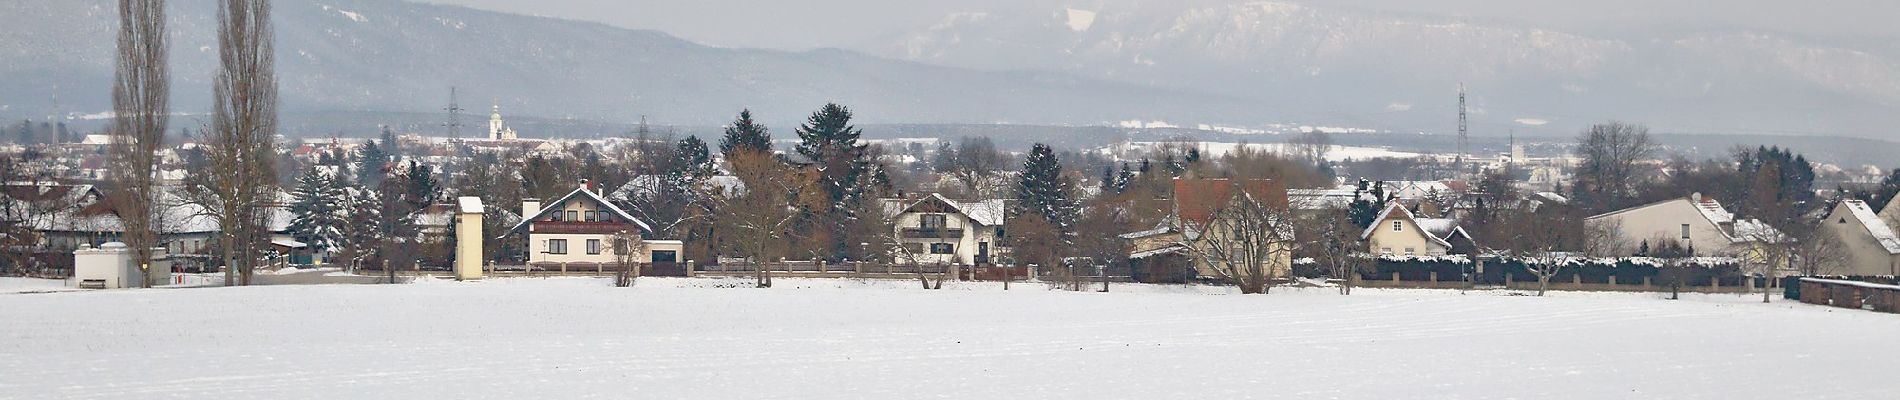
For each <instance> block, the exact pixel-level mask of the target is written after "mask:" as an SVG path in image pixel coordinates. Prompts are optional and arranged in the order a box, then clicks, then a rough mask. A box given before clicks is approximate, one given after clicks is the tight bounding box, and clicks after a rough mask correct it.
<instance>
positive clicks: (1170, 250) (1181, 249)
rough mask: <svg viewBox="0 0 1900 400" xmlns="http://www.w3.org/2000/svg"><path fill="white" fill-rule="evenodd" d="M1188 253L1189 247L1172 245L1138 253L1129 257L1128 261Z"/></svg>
mask: <svg viewBox="0 0 1900 400" xmlns="http://www.w3.org/2000/svg"><path fill="white" fill-rule="evenodd" d="M1187 251H1188V249H1187V246H1182V245H1180V244H1172V245H1167V246H1162V247H1161V248H1158V249H1154V250H1148V251H1138V252H1134V253H1131V254H1129V255H1128V259H1131V260H1140V259H1143V258H1148V257H1154V256H1158V255H1163V254H1184V253H1187Z"/></svg>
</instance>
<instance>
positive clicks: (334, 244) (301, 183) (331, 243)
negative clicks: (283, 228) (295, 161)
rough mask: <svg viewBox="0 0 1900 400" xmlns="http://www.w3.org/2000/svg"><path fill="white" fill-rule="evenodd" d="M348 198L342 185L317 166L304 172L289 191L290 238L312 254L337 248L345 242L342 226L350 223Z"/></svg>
mask: <svg viewBox="0 0 1900 400" xmlns="http://www.w3.org/2000/svg"><path fill="white" fill-rule="evenodd" d="M347 197H348V193H346V192H345V191H344V189H343V186H341V185H339V184H338V183H337V182H336V179H335V178H334V177H332V176H330V174H329V173H327V172H324V171H322V170H318V169H317V168H316V167H311V168H310V169H308V170H306V171H304V173H303V175H302V176H299V177H297V187H296V188H295V189H294V190H293V191H292V192H291V198H292V201H291V203H290V213H291V216H292V217H291V220H290V234H291V237H293V238H295V239H296V240H297V241H299V242H304V244H307V245H309V246H310V250H311V251H316V252H328V251H333V250H336V249H337V248H339V247H340V246H341V244H342V243H343V241H344V240H347V238H346V237H345V235H344V233H343V230H344V225H345V224H348V223H349V221H347V220H346V219H345V218H346V215H347V214H346V212H347V210H346V209H345V201H347V200H348V199H347Z"/></svg>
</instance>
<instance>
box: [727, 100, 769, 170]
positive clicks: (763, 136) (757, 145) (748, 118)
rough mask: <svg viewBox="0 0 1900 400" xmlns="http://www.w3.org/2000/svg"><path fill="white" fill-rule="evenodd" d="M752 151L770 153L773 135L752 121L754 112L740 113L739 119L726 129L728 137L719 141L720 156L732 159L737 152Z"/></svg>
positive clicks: (745, 111) (742, 111) (763, 126)
mask: <svg viewBox="0 0 1900 400" xmlns="http://www.w3.org/2000/svg"><path fill="white" fill-rule="evenodd" d="M740 151H750V152H762V153H769V152H771V151H772V133H771V131H769V130H767V129H766V128H765V125H761V124H759V123H758V122H755V121H753V120H752V110H750V109H748V110H741V111H739V118H738V119H735V120H733V121H732V126H728V127H726V135H725V137H724V138H721V139H720V140H719V154H722V155H725V156H726V157H727V158H731V157H732V155H733V154H734V153H735V152H740Z"/></svg>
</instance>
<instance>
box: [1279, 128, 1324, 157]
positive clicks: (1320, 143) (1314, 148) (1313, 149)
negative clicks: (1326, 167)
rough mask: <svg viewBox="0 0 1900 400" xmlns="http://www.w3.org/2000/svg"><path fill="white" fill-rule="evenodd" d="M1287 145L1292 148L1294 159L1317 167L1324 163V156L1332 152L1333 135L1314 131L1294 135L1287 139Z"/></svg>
mask: <svg viewBox="0 0 1900 400" xmlns="http://www.w3.org/2000/svg"><path fill="white" fill-rule="evenodd" d="M1287 144H1288V145H1290V146H1292V147H1293V149H1292V150H1293V154H1294V156H1295V157H1299V158H1301V159H1304V160H1306V161H1308V162H1312V163H1313V164H1314V165H1318V164H1321V163H1325V162H1326V155H1327V154H1329V153H1332V152H1333V135H1332V134H1329V133H1326V132H1324V131H1321V130H1318V129H1314V130H1309V131H1306V132H1301V133H1300V134H1298V135H1294V136H1293V137H1292V138H1289V139H1287Z"/></svg>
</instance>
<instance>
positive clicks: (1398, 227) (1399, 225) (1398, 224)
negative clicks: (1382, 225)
mask: <svg viewBox="0 0 1900 400" xmlns="http://www.w3.org/2000/svg"><path fill="white" fill-rule="evenodd" d="M1392 231H1393V232H1404V231H1405V221H1392Z"/></svg>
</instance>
